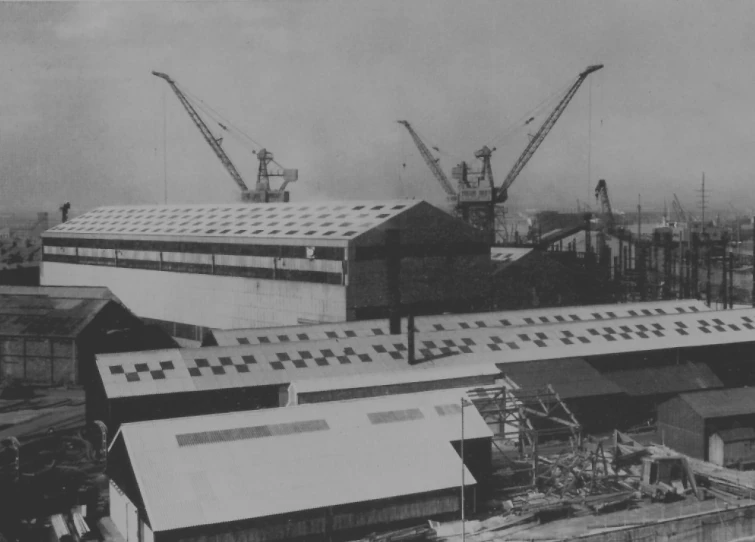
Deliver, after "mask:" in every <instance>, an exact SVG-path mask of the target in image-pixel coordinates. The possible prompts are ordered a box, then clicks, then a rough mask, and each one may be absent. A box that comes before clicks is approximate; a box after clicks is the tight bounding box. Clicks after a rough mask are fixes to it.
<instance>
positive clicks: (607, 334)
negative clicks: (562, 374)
mask: <svg viewBox="0 0 755 542" xmlns="http://www.w3.org/2000/svg"><path fill="white" fill-rule="evenodd" d="M753 330H755V309H744V310H726V311H708V312H704V313H691V314H673V315H662V316H660V315H659V316H652V317H651V316H645V317H636V318H624V319H620V320H615V321H609V322H596V321H590V322H582V321H575V322H571V323H564V324H552V325H541V326H532V327H529V328H526V327H517V328H510V329H506V328H495V329H490V328H480V329H474V330H472V329H468V330H456V331H442V332H435V333H422V334H418V335H417V338H416V360H417V362H418V364H417V365H414V366H410V365H409V364H408V362H407V356H406V349H407V346H406V337H405V336H399V335H387V336H377V337H355V338H350V339H330V340H326V341H314V342H310V343H290V344H266V345H245V346H224V347H207V348H198V349H181V350H172V351H160V352H141V353H136V354H131V353H127V354H113V355H102V356H98V361H97V367H98V370H99V372H100V374H101V375H102V380H103V382H104V384H105V389H106V391H107V394H108V396H109V397H123V396H130V395H144V394H151V393H170V392H173V391H181V390H185V391H188V390H199V389H223V388H227V387H245V386H260V385H276V384H286V385H288V384H290V383H291V382H293V381H294V380H302V379H307V378H315V377H316V378H320V377H331V376H343V375H349V374H354V375H356V374H365V373H373V372H382V371H397V370H401V371H403V370H407V369H414V368H417V367H423V366H452V365H459V364H470V363H474V364H479V363H515V362H520V361H538V360H547V359H560V358H567V357H569V358H571V357H586V356H602V355H608V354H618V353H627V352H641V351H650V350H665V349H669V348H682V347H694V346H706V345H716V344H733V343H747V342H753V341H754V340H755V339H754V338H753V333H752V331H753ZM168 360H171V361H173V367H172V368H170V369H165V370H162V369H161V366H160V362H163V361H168ZM137 364H139V365H138V366H137ZM155 371H156V372H155Z"/></svg>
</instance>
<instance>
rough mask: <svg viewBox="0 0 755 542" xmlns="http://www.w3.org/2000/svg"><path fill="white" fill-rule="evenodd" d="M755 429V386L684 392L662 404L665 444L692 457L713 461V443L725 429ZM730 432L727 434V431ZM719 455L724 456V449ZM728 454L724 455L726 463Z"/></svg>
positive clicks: (661, 430) (660, 415)
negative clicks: (716, 435) (711, 452)
mask: <svg viewBox="0 0 755 542" xmlns="http://www.w3.org/2000/svg"><path fill="white" fill-rule="evenodd" d="M735 428H736V429H738V430H740V431H743V429H742V428H755V388H732V389H721V390H707V391H698V392H692V393H682V394H680V395H678V396H676V397H673V398H671V399H669V400H668V401H666V402H664V403H662V404H661V405H660V406H659V407H658V431H659V433H660V434H661V436H662V437H661V438H662V439H663V441H664V443H665V444H666V445H667V446H669V447H671V448H674V449H675V450H677V451H679V452H681V453H684V454H687V455H689V456H691V457H695V458H698V459H704V460H706V461H710V460H713V457H711V454H710V450H711V447H712V446H713V444H712V443H713V442H714V441H715V442H718V441H720V440H723V439H722V438H721V435H720V434H719V436H718V437H713V435H715V434H716V433H720V432H721V431H726V430H731V429H735ZM724 435H727V433H724ZM715 454H716V455H717V456H718V459H721V453H720V451H716V452H715ZM728 459H729V458H728V457H727V456H726V455H723V458H722V459H721V460H722V461H723V463H724V464H726V462H727V461H728Z"/></svg>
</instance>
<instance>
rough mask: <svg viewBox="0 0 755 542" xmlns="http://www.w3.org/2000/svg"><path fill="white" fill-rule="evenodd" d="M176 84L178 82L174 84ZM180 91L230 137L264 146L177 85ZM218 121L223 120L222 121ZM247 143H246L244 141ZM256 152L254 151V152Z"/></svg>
mask: <svg viewBox="0 0 755 542" xmlns="http://www.w3.org/2000/svg"><path fill="white" fill-rule="evenodd" d="M176 86H178V84H176ZM179 88H180V90H181V92H183V93H184V94H185V95H186V97H187V99H189V101H191V102H192V105H193V106H195V107H196V108H198V109H200V110H201V111H202V112H203V113H204V114H205V115H207V116H208V117H210V118H211V119H212V120H213V121H214V122H215V123H216V124H218V125H219V126H220V128H221V129H222V130H223V131H225V132H226V133H228V134H229V135H230V136H231V137H233V138H234V139H236V140H237V141H239V142H240V143H243V141H242V139H241V138H242V137H243V138H246V139H247V140H248V141H249V142H251V143H252V144H253V145H255V146H256V147H257V148H258V149H262V148H264V147H263V145H262V144H261V143H259V142H258V141H256V140H255V139H254V138H252V137H251V136H250V135H249V134H247V133H246V132H244V131H243V130H242V129H241V128H239V127H238V126H236V124H234V123H233V122H232V121H231V120H230V119H228V118H227V117H225V116H224V115H222V114H220V113H219V112H218V111H217V110H215V109H214V108H213V107H212V106H210V105H209V104H208V103H207V102H205V101H204V100H203V99H202V98H200V97H199V96H197V95H196V94H194V93H192V92H189V91H187V90H186V89H185V88H183V87H179ZM220 121H223V122H222V123H221V122H220ZM246 144H248V143H246ZM255 154H256V152H255ZM272 163H273V164H275V165H276V166H278V167H279V168H281V169H285V168H284V167H283V166H282V165H280V164H279V163H278V162H277V161H276V160H274V159H273V160H272Z"/></svg>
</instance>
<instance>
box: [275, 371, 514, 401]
mask: <svg viewBox="0 0 755 542" xmlns="http://www.w3.org/2000/svg"><path fill="white" fill-rule="evenodd" d="M502 381H503V375H502V374H501V371H500V369H498V368H497V367H496V366H495V365H492V364H491V365H484V364H480V365H477V364H469V365H458V366H453V367H441V368H437V369H435V368H433V369H425V370H412V371H390V372H384V373H368V374H362V375H351V376H341V377H333V378H311V379H306V380H296V381H294V382H291V384H289V386H288V405H287V406H293V405H303V404H307V403H323V402H328V401H345V400H349V399H363V398H367V397H379V396H383V395H399V394H404V393H418V392H424V391H431V390H445V389H454V388H473V387H478V386H487V385H493V384H496V383H497V382H501V383H502Z"/></svg>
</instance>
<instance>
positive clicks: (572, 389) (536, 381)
mask: <svg viewBox="0 0 755 542" xmlns="http://www.w3.org/2000/svg"><path fill="white" fill-rule="evenodd" d="M501 369H502V370H503V372H504V374H505V375H506V376H507V377H509V378H510V379H511V380H513V381H514V383H516V384H517V385H518V386H519V387H520V388H542V387H544V386H546V385H548V384H550V385H551V386H553V389H554V390H555V391H556V393H558V395H559V396H560V397H561V398H562V399H572V398H574V397H591V396H597V395H614V394H620V393H623V391H622V390H621V388H619V386H617V385H616V384H615V383H613V382H612V381H611V380H608V379H607V378H604V377H603V376H601V374H600V373H599V372H598V371H597V370H596V369H594V368H593V367H592V366H591V365H590V364H589V363H587V362H586V361H585V360H584V359H579V358H569V359H558V360H545V361H539V362H537V363H529V362H523V363H507V364H504V365H501Z"/></svg>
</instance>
